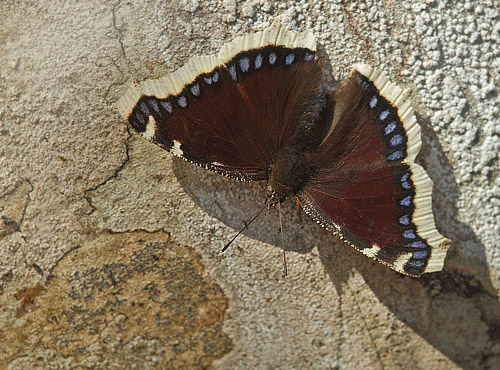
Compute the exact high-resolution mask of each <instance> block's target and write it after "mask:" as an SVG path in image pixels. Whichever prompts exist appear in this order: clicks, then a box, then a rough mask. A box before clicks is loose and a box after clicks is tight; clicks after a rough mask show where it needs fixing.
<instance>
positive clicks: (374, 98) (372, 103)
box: [370, 96, 378, 109]
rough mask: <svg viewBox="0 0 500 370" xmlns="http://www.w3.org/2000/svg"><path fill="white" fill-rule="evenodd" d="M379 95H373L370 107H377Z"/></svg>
mask: <svg viewBox="0 0 500 370" xmlns="http://www.w3.org/2000/svg"><path fill="white" fill-rule="evenodd" d="M377 101H378V99H377V97H376V96H372V98H371V100H370V108H372V109H373V108H375V107H376V106H377Z"/></svg>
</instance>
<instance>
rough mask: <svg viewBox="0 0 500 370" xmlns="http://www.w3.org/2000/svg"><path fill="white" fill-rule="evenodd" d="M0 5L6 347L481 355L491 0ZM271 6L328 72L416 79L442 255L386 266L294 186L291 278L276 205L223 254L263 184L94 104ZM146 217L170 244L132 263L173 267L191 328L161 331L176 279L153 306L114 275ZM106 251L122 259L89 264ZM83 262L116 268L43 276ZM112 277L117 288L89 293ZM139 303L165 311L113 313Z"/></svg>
mask: <svg viewBox="0 0 500 370" xmlns="http://www.w3.org/2000/svg"><path fill="white" fill-rule="evenodd" d="M0 16H1V17H2V23H1V25H0V44H1V50H2V52H1V53H0V216H1V217H0V258H1V261H2V263H1V265H0V301H1V306H0V307H1V309H0V318H1V319H0V322H1V324H0V347H2V351H1V352H0V363H2V364H4V367H7V368H11V369H21V368H26V367H34V366H37V367H40V368H42V367H43V368H66V367H71V366H85V365H89V366H92V367H96V368H99V367H101V368H104V367H108V368H114V367H116V368H123V367H124V366H128V367H130V368H133V367H134V366H140V365H143V367H149V368H154V367H158V366H161V364H168V366H178V367H182V366H185V365H186V364H191V365H192V366H193V367H202V366H207V365H209V364H211V366H213V367H215V368H239V369H250V368H252V369H253V368H263V369H266V368H283V369H292V368H305V367H311V368H318V369H324V368H360V367H368V368H405V367H412V368H443V369H447V368H455V367H464V368H495V367H496V368H498V367H500V304H499V300H498V289H499V288H500V275H499V273H500V249H499V247H500V245H499V244H500V243H499V239H500V238H499V235H500V176H499V174H500V171H499V170H500V164H499V160H498V155H499V151H500V129H499V127H500V122H499V116H500V94H499V87H500V75H499V71H500V45H499V44H500V5H499V4H498V2H497V1H495V0H489V1H488V0H485V1H482V2H481V3H480V5H479V2H473V1H470V0H469V1H464V2H446V1H438V0H429V1H421V2H404V1H399V2H398V1H385V2H370V1H368V2H365V1H359V2H358V1H352V2H341V1H314V2H312V1H311V2H307V1H304V0H300V1H292V2H274V1H273V2H271V1H267V0H248V1H245V2H237V1H232V0H225V1H215V0H212V1H210V2H204V1H180V2H177V1H175V2H174V1H172V2H159V1H154V2H147V3H145V2H142V1H138V2H133V3H132V2H121V1H119V2H101V3H95V2H87V1H83V2H82V1H80V2H76V1H68V2H56V1H54V2H43V3H31V2H18V1H10V0H7V1H2V2H1V3H0ZM275 17H279V18H280V19H281V21H282V22H283V23H284V24H285V25H286V26H287V27H288V28H289V29H291V30H302V29H304V28H309V29H311V30H312V31H313V32H314V33H315V35H316V37H317V38H318V41H319V43H320V48H321V50H322V52H324V53H325V55H326V57H327V58H328V62H329V66H330V67H329V68H330V69H331V73H332V76H333V77H334V78H341V77H343V76H345V75H346V74H347V72H348V70H349V66H350V65H352V64H353V63H355V62H358V61H365V62H368V63H370V64H372V65H374V66H378V67H380V68H382V69H384V70H385V71H386V72H387V73H388V75H389V76H391V79H392V80H394V81H396V82H398V83H399V84H400V85H403V86H405V87H409V88H411V89H412V90H413V95H412V99H413V101H414V106H415V108H416V110H417V113H418V117H417V118H418V120H419V122H420V123H421V125H422V127H423V148H422V152H421V155H420V156H419V161H420V163H422V164H423V165H424V167H425V168H426V169H427V171H428V173H429V175H430V177H431V178H432V179H433V180H434V182H435V184H436V185H435V190H434V203H433V206H434V211H435V215H436V221H437V225H438V228H439V229H440V230H441V232H442V233H443V234H444V235H445V236H447V237H449V238H450V239H452V240H453V243H452V247H451V249H450V252H449V255H448V258H447V260H446V263H445V271H444V272H441V273H436V274H430V275H426V276H425V277H423V278H421V279H418V280H416V279H411V278H408V277H403V276H401V275H399V274H397V273H396V272H393V271H391V270H389V269H387V268H386V267H384V266H381V265H379V264H377V263H375V262H373V261H371V260H369V259H367V258H366V257H364V256H362V255H360V254H359V253H357V252H355V251H353V250H351V249H349V248H348V247H347V246H344V245H343V244H342V243H339V242H338V241H337V240H336V239H335V237H334V236H332V235H330V234H329V233H328V232H326V231H324V230H322V229H320V228H319V227H318V226H317V225H316V224H315V223H314V222H313V221H311V220H310V219H309V218H308V217H307V216H306V215H304V214H297V213H296V211H295V205H294V204H293V203H292V202H289V203H287V204H286V206H285V237H286V240H287V247H288V248H289V249H290V252H289V254H288V257H289V264H290V265H289V270H290V277H289V278H288V279H286V280H284V279H282V278H281V269H282V266H281V258H280V256H281V249H280V243H279V233H278V218H277V214H276V213H275V212H270V213H269V214H267V215H265V216H264V217H261V218H260V219H258V220H257V221H256V223H255V224H254V225H253V226H252V227H251V228H250V229H249V230H248V231H247V232H245V234H244V236H243V237H242V238H241V239H239V240H238V242H237V243H236V245H235V246H233V247H232V248H231V249H230V250H229V251H228V253H227V254H225V255H224V256H220V255H219V253H218V251H219V249H220V247H221V246H222V245H223V244H224V242H226V241H227V240H228V238H230V237H231V236H232V235H233V233H234V230H235V229H238V228H239V227H240V226H241V224H242V222H243V220H248V219H249V218H250V217H251V215H253V214H254V213H255V212H256V210H257V209H258V208H259V206H260V204H261V200H263V199H264V195H265V187H264V185H263V184H259V183H254V184H242V183H235V182H232V181H230V180H228V179H225V178H221V177H219V176H217V175H214V174H211V173H207V172H206V171H203V170H201V169H198V168H195V167H193V166H191V165H189V164H187V163H184V162H181V161H178V160H175V159H173V158H171V157H170V156H169V155H168V153H165V152H163V151H162V150H161V149H159V148H156V147H154V146H153V145H151V144H150V143H148V142H146V141H145V140H142V139H141V138H139V137H137V136H135V135H130V134H129V133H128V131H127V129H126V126H125V124H124V122H122V120H121V119H120V117H119V115H118V112H117V110H116V108H115V107H114V106H113V103H114V102H115V101H116V100H117V98H118V97H119V96H120V94H121V93H122V92H123V84H124V83H125V82H126V81H128V80H129V79H137V80H142V79H145V78H152V77H159V76H161V75H163V74H165V73H168V72H170V71H173V70H174V69H176V68H178V67H180V66H181V65H182V64H183V63H184V62H186V61H187V60H188V58H189V57H190V56H191V55H193V54H207V53H216V52H217V51H218V49H219V48H220V47H221V46H222V45H223V43H224V42H225V41H228V40H230V39H231V38H233V37H235V36H237V35H242V34H245V33H248V32H251V31H253V30H258V29H262V28H264V27H266V26H267V25H269V23H270V22H271V21H272V20H273V19H274V18H275ZM141 230H142V231H141ZM141 233H144V234H143V235H145V236H144V237H143V238H139V237H138V239H134V238H135V237H136V236H137V235H138V234H141ZM149 237H150V238H157V239H158V240H157V242H158V243H164V244H162V245H165V246H166V245H174V246H175V247H173V248H174V249H173V250H174V251H175V253H176V255H177V256H178V257H175V258H174V257H171V258H170V257H166V256H169V255H170V254H169V253H174V252H171V251H169V249H168V248H167V247H165V248H167V249H166V250H165V251H163V252H161V251H156V252H155V251H151V253H152V254H153V255H158V254H159V255H161V256H163V257H158V258H156V259H153V260H151V261H148V262H147V263H148V264H149V265H148V266H151V269H152V271H151V274H152V275H151V276H153V278H154V282H155V283H156V284H158V286H165V284H167V285H168V282H171V281H174V280H172V276H174V277H177V278H178V279H179V280H180V281H182V280H185V284H183V285H180V286H182V287H183V288H182V289H181V292H182V291H183V292H185V295H184V296H183V294H178V295H177V296H176V297H184V298H175V301H176V304H179V306H178V307H177V308H175V310H177V311H175V312H178V313H179V312H181V313H182V309H183V308H185V310H186V312H190V313H192V315H191V314H187V315H186V316H185V317H184V318H183V322H184V323H185V327H186V328H191V329H190V330H192V333H196V334H186V335H188V337H189V338H191V339H192V340H186V341H184V340H181V339H179V338H180V337H177V338H175V335H173V334H172V331H169V330H173V332H174V333H179V331H177V332H176V331H175V327H172V325H169V324H168V319H170V318H172V317H175V316H170V313H171V312H173V311H169V310H168V307H166V306H165V305H166V303H165V302H168V299H171V298H172V297H169V295H168V293H169V292H170V290H171V289H173V288H172V287H173V286H174V285H173V283H170V285H168V287H165V289H168V291H167V292H166V294H165V295H163V293H164V292H159V293H158V294H157V298H158V300H157V301H156V302H154V304H152V306H151V307H152V309H151V310H148V309H143V310H140V311H139V310H136V309H133V308H131V307H133V306H132V304H131V303H130V302H145V301H147V300H148V299H153V300H154V299H155V298H154V297H155V295H154V294H151V295H145V293H144V292H143V291H141V290H138V289H133V288H134V287H135V288H137V286H140V283H141V276H142V275H141V274H142V272H141V273H140V270H139V269H138V266H139V265H140V264H142V263H144V261H138V260H134V259H133V258H130V259H126V258H125V257H124V256H123V255H121V254H120V253H119V251H118V250H120V251H122V249H123V248H125V250H126V251H129V253H130V254H132V253H133V251H138V253H139V252H140V253H143V254H144V253H145V251H147V250H150V249H148V248H147V245H148V238H149ZM132 239H133V240H134V241H133V242H132V241H131V240H132ZM120 240H123V247H119V246H118V245H120V243H121V242H120ZM172 243H173V244H172ZM113 246H114V247H115V248H117V255H116V256H115V255H114V253H113V248H111V249H110V247H113ZM82 251H85V253H87V254H85V256H84V257H82V255H81V253H83V252H82ZM122 252H123V251H122ZM79 253H80V254H79ZM155 253H156V254H155ZM162 253H163V254H162ZM75 256H80V257H79V258H80V259H78V258H76V257H75ZM119 256H122V257H120V258H122V259H123V258H124V259H125V260H126V263H123V267H122V268H121V269H120V270H113V268H111V269H110V268H107V267H106V266H116V264H115V265H113V263H115V262H116V258H119ZM107 257H109V261H110V262H109V264H107V263H106V259H107ZM113 258H115V259H113ZM183 260H185V263H184V264H183V263H182V261H183ZM74 261H77V262H78V261H79V262H78V263H76V262H74ZM166 261H170V262H169V263H168V264H167V263H166ZM122 262H123V261H122ZM82 266H83V267H82ZM168 267H170V269H169V268H168ZM82 270H83V271H95V272H96V274H97V277H99V276H101V277H102V276H108V278H109V276H111V277H113V276H115V275H116V274H118V276H131V278H130V279H131V280H130V281H128V280H127V281H126V282H123V281H122V280H119V281H118V282H117V284H118V285H117V286H116V287H114V288H113V287H112V288H106V289H103V290H102V295H101V296H99V300H98V301H97V302H96V304H95V306H92V305H91V304H90V303H89V302H88V301H85V300H82V301H80V303H79V305H80V306H78V305H77V304H76V303H75V302H76V301H75V299H77V298H78V297H76V296H74V295H73V296H71V295H70V294H69V293H68V292H70V291H71V290H70V288H71V287H72V285H71V282H73V283H74V284H76V285H74V286H77V287H80V285H78V284H80V283H79V282H86V283H87V284H90V282H92V281H93V280H92V279H90V278H87V280H85V279H80V280H78V279H73V280H71V279H69V280H68V279H63V278H61V276H62V277H70V276H76V275H77V273H78V272H79V271H82ZM110 271H111V272H110ZM117 271H118V272H117ZM161 271H164V273H161ZM167 271H168V272H169V274H168V276H169V278H168V279H167V277H166V272H167ZM153 272H155V273H153ZM144 273H145V272H144ZM110 274H111V275H110ZM120 274H122V275H120ZM172 274H173V275H172ZM187 276H195V277H196V278H193V279H187V280H186V278H187ZM132 277H133V278H132ZM89 279H90V280H89ZM110 279H111V280H110V281H112V278H110ZM134 279H135V280H134ZM135 281H137V283H136V284H137V286H136V285H134V284H132V282H135ZM75 282H76V283H75ZM196 286H199V287H200V288H199V289H196ZM117 287H118V288H117ZM119 288H120V289H122V290H121V291H120V295H119V298H120V299H122V302H124V303H123V305H118V304H116V305H106V304H105V303H103V302H107V300H109V301H112V300H113V299H117V292H116V289H119ZM113 289H115V290H113ZM77 291H80V292H81V290H78V289H77ZM90 291H92V292H94V291H93V290H90ZM148 294H149V293H148ZM188 294H189V295H190V297H196V298H193V299H194V301H193V299H188V298H187V295H188ZM147 297H149V298H147ZM50 299H52V301H50ZM54 301H56V302H59V303H60V307H54ZM190 302H191V303H190ZM192 302H196V304H195V305H194V306H193V304H192ZM214 302H217V303H216V304H215V303H214ZM99 304H101V305H102V306H99ZM214 304H215V306H214ZM226 305H227V309H226V308H225V307H226ZM75 307H76V308H75ZM78 307H80V308H81V309H77V308H78ZM103 307H105V308H103ZM110 307H112V309H110ZM117 307H118V308H119V309H118V308H117ZM50 310H55V313H56V315H53V316H51V315H49V313H51V312H52V311H50ZM61 312H71V313H72V315H73V316H72V318H74V319H76V320H77V321H78V322H81V324H82V325H83V326H84V327H85V330H83V329H82V328H81V327H78V326H74V325H72V324H71V325H69V326H67V327H65V330H67V335H62V334H61V333H62V332H61V331H60V330H61V327H62V326H61V325H60V324H58V323H57V322H55V321H54V320H56V319H58V318H59V317H60V314H61ZM137 312H140V314H141V316H143V317H144V319H145V320H146V322H148V323H150V324H151V325H153V324H154V323H155V322H156V321H155V320H156V319H158V320H161V317H159V318H158V316H155V315H157V314H158V312H164V313H165V316H164V317H165V318H167V321H166V323H165V322H160V324H161V325H160V326H159V327H160V328H164V329H158V328H156V329H155V331H153V332H152V331H151V330H149V326H148V325H149V324H148V325H144V326H140V325H136V326H133V325H132V326H131V324H130V323H131V322H134V321H133V318H134V315H137ZM195 312H197V314H196V315H195V314H194V313H195ZM214 312H215V313H214ZM42 313H43V314H42ZM75 315H76V316H75ZM54 317H55V318H56V319H54ZM51 320H52V321H51ZM221 320H222V321H221ZM67 322H69V323H72V322H73V321H71V320H69V321H67ZM195 323H197V325H195ZM162 325H163V326H162ZM82 333H83V334H82ZM89 333H90V334H89ZM186 333H188V332H186ZM181 337H182V336H181ZM50 338H51V339H52V340H49V339H50ZM182 338H184V337H182ZM203 338H208V339H206V340H204V339H203ZM213 338H219V339H218V340H214V339H213ZM70 341H74V342H78V343H77V344H74V343H73V344H70V343H69V342H70ZM82 346H85V348H86V349H87V350H86V351H81V350H80V349H81V347H82ZM148 356H149V357H148ZM169 356H170V357H169ZM142 359H149V360H148V361H146V360H142ZM171 359H174V360H175V361H177V362H175V363H174V362H168V361H170V360H171ZM137 364H139V365H137Z"/></svg>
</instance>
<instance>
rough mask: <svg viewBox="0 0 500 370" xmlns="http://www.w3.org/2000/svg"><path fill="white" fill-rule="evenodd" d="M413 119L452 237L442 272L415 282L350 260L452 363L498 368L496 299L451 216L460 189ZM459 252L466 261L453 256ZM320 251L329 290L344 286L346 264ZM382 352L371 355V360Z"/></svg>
mask: <svg viewBox="0 0 500 370" xmlns="http://www.w3.org/2000/svg"><path fill="white" fill-rule="evenodd" d="M418 121H419V122H420V123H421V125H422V129H423V132H422V136H423V147H422V150H421V154H420V157H419V162H420V163H421V164H422V165H423V166H424V167H425V168H426V169H427V172H428V174H429V176H430V177H431V178H432V179H433V181H434V183H435V185H434V190H433V209H434V215H435V217H436V222H437V226H438V229H439V230H440V231H441V232H442V234H443V235H445V236H446V237H448V238H450V239H451V240H452V244H451V248H450V250H449V252H448V256H447V258H446V260H445V267H444V270H443V271H441V272H437V273H431V274H426V275H423V276H422V277H421V278H419V279H415V278H411V277H406V276H403V275H401V274H399V273H397V272H394V271H392V270H390V269H388V268H386V267H384V266H382V265H380V264H378V263H376V262H372V261H370V260H367V259H366V258H365V257H364V256H361V255H359V256H352V261H353V262H354V263H355V264H356V267H355V268H356V270H357V271H358V272H359V273H360V274H361V275H362V276H363V278H364V280H365V281H366V283H367V284H368V285H369V287H370V289H371V290H372V292H373V293H374V294H375V295H376V297H377V298H378V300H379V301H380V302H381V303H383V304H384V305H385V306H386V307H387V308H389V309H390V311H391V312H392V313H393V314H394V315H395V316H396V317H397V318H398V319H399V320H401V321H402V322H404V323H405V324H406V325H407V326H409V327H410V328H412V329H413V330H414V331H415V332H416V333H417V334H418V335H419V336H421V337H422V338H424V339H425V340H426V341H427V342H428V343H430V344H431V345H432V346H433V347H434V348H436V349H437V350H438V351H440V352H441V353H442V354H444V355H445V356H446V357H447V358H449V359H450V360H451V361H453V362H454V363H455V364H457V365H458V366H460V367H464V368H500V356H499V355H498V354H496V355H495V354H494V351H495V350H494V347H496V348H499V346H500V304H499V302H498V296H497V293H496V289H495V288H494V285H493V283H492V281H491V277H490V271H489V267H488V265H487V263H486V255H485V247H484V245H483V244H482V243H481V241H480V240H479V238H478V237H477V235H476V234H475V233H474V231H473V230H472V229H471V227H469V226H468V225H466V224H465V223H463V222H461V221H459V212H458V209H457V204H458V200H459V196H460V190H459V188H458V185H457V183H456V181H455V177H454V175H453V168H452V165H451V164H450V163H449V162H448V161H447V159H446V157H445V155H444V153H443V150H442V148H441V146H440V144H439V141H438V139H437V137H436V135H435V133H434V132H433V131H432V129H430V126H429V123H428V121H427V120H426V119H425V118H424V117H420V116H419V117H418ZM465 249H467V250H468V254H469V256H471V255H472V256H474V261H471V257H466V256H464V255H463V253H461V251H463V250H465ZM320 255H321V258H322V260H323V263H324V265H325V268H326V270H327V272H328V273H329V275H330V277H331V279H332V281H333V282H334V283H335V284H336V285H337V288H338V289H339V290H342V289H351V287H350V286H349V284H348V283H347V284H342V282H344V281H345V276H346V270H348V269H350V268H352V267H353V266H352V264H347V265H340V266H339V264H338V263H337V262H336V259H337V258H338V255H337V254H336V253H334V252H333V250H332V249H331V248H325V249H324V250H320ZM339 267H340V269H339ZM347 273H348V272H347ZM359 314H360V315H363V316H365V317H363V321H364V322H372V321H371V320H370V316H369V312H361V310H360V312H359ZM366 316H367V317H366ZM367 326H370V325H368V324H367ZM374 326H375V325H374ZM367 330H370V329H369V328H368V327H367ZM401 340H404V339H401ZM375 347H376V346H375ZM384 347H385V348H390V346H384ZM386 355H387V356H390V354H386ZM383 356H384V354H383V353H380V354H379V358H383Z"/></svg>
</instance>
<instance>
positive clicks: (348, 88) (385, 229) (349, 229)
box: [297, 65, 449, 276]
mask: <svg viewBox="0 0 500 370" xmlns="http://www.w3.org/2000/svg"><path fill="white" fill-rule="evenodd" d="M404 95H405V94H404V92H403V91H402V90H401V89H399V88H398V87H397V86H395V85H393V84H392V83H391V82H390V81H389V80H388V79H387V78H386V77H385V76H384V75H383V74H381V73H380V72H378V71H376V70H373V69H371V67H369V66H366V65H360V66H357V67H356V68H355V69H354V70H353V72H352V73H351V75H350V76H349V77H348V78H347V80H346V81H344V82H343V83H342V84H341V85H340V86H339V87H338V88H337V90H336V91H335V92H334V93H333V100H334V102H335V109H334V113H333V123H332V128H331V129H330V132H329V134H328V135H327V136H326V138H325V139H324V140H323V142H322V143H321V145H320V146H319V147H318V148H317V149H316V150H315V151H314V152H313V153H312V154H311V157H310V160H311V161H313V162H314V163H315V164H316V172H315V173H314V174H313V176H312V177H311V178H310V179H309V180H308V181H307V182H306V184H305V185H304V186H303V188H302V189H301V190H300V191H299V192H298V194H297V196H298V197H299V199H300V200H301V203H302V206H303V208H304V209H305V211H306V212H307V213H308V214H310V215H311V216H312V217H313V218H314V219H316V220H317V221H318V222H319V223H321V224H322V225H323V226H325V227H328V228H331V229H334V230H335V231H336V233H337V234H339V235H340V236H341V237H343V239H344V240H345V241H347V242H348V243H349V244H351V245H353V246H354V247H355V248H356V249H358V250H360V251H361V252H362V253H364V254H366V255H368V256H369V257H372V258H375V259H377V260H379V261H380V262H382V263H384V264H387V265H389V266H390V267H392V268H393V269H395V270H397V271H399V272H402V273H404V274H408V275H412V276H420V275H421V274H422V273H424V272H431V271H436V270H440V269H442V266H443V262H444V257H445V254H446V249H447V248H448V246H449V245H448V244H449V243H448V240H447V239H445V238H444V237H443V236H442V235H441V234H439V232H438V231H437V229H436V227H435V224H434V218H433V215H432V204H431V193H432V182H431V180H430V179H429V177H428V176H427V174H426V173H425V171H424V170H423V169H422V168H421V167H420V166H419V165H417V164H415V163H414V159H415V157H416V155H417V154H418V151H419V148H420V145H421V141H420V127H419V126H418V124H417V122H416V119H415V116H414V115H413V111H412V108H411V106H410V104H409V102H408V101H407V99H405V97H404Z"/></svg>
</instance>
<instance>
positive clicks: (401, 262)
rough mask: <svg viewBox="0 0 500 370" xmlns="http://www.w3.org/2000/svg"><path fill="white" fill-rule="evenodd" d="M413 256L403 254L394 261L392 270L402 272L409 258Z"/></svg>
mask: <svg viewBox="0 0 500 370" xmlns="http://www.w3.org/2000/svg"><path fill="white" fill-rule="evenodd" d="M412 256H413V253H411V252H409V253H404V254H402V255H400V256H399V257H398V259H397V260H396V261H394V268H395V269H396V270H399V271H404V267H405V265H406V263H407V262H408V261H409V260H410V258H411V257H412Z"/></svg>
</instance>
